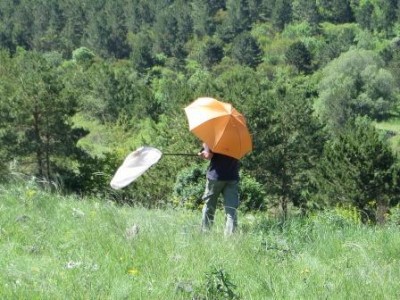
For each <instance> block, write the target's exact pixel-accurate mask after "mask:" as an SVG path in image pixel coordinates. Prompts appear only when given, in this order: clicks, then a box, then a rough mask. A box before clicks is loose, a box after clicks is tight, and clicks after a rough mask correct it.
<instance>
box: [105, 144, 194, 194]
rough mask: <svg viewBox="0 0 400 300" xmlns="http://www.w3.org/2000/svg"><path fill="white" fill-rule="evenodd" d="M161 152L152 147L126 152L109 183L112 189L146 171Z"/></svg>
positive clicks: (188, 154)
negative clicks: (126, 154)
mask: <svg viewBox="0 0 400 300" xmlns="http://www.w3.org/2000/svg"><path fill="white" fill-rule="evenodd" d="M162 155H163V153H162V152H161V151H160V150H158V149H157V148H154V147H147V146H144V147H140V148H138V149H137V150H135V151H133V152H131V153H129V154H128V156H127V157H126V158H125V160H124V162H123V163H122V165H121V166H120V167H119V168H118V170H117V172H116V173H115V175H114V177H113V178H112V179H111V182H110V185H111V187H112V188H113V189H116V190H119V189H122V188H124V187H126V186H127V185H129V184H130V183H132V182H133V181H134V180H136V179H137V178H138V177H139V176H140V175H142V174H143V173H144V172H146V171H147V169H149V168H150V167H151V166H152V165H154V164H155V163H157V162H158V161H159V160H160V158H161V156H162ZM164 155H187V156H195V155H196V154H192V153H165V154H164Z"/></svg>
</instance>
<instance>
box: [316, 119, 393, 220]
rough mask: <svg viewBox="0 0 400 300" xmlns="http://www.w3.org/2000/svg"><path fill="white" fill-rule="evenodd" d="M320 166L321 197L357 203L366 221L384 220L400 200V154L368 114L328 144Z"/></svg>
mask: <svg viewBox="0 0 400 300" xmlns="http://www.w3.org/2000/svg"><path fill="white" fill-rule="evenodd" d="M318 170H319V172H318V174H319V176H318V184H319V191H320V193H319V195H320V197H322V199H323V200H324V201H326V202H328V203H329V204H331V205H336V204H338V203H342V204H343V203H346V204H347V205H353V206H354V207H356V208H357V209H358V210H359V211H360V214H361V217H362V219H363V220H364V221H372V222H376V221H379V222H383V221H384V215H385V214H386V212H387V209H388V208H390V207H391V206H393V205H395V204H397V203H398V201H399V199H398V172H399V169H398V167H397V163H396V157H395V156H394V154H393V153H392V151H391V149H390V147H389V145H388V144H387V143H386V142H385V141H384V140H382V138H381V137H380V136H379V134H378V132H377V131H376V129H375V128H374V126H372V125H371V124H370V123H369V121H368V120H367V119H365V118H362V119H357V120H356V121H354V122H351V123H350V124H347V125H346V127H345V130H344V131H343V132H342V133H341V134H339V135H338V136H337V137H335V138H334V139H332V140H331V141H329V142H328V143H327V144H326V146H325V149H324V155H323V158H322V160H321V163H320V165H319V166H318Z"/></svg>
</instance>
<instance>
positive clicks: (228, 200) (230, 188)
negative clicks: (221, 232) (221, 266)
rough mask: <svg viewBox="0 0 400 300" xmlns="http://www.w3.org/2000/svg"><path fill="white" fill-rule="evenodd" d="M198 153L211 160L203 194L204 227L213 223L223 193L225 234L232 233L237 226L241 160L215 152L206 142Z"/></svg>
mask: <svg viewBox="0 0 400 300" xmlns="http://www.w3.org/2000/svg"><path fill="white" fill-rule="evenodd" d="M198 155H199V156H200V157H202V158H204V159H207V160H209V161H210V164H209V166H208V170H207V183H206V188H205V192H204V195H203V200H204V202H205V203H204V207H203V215H202V229H203V231H207V230H208V229H209V228H210V227H211V225H212V224H213V222H214V215H215V210H216V207H217V201H218V197H219V195H220V194H222V195H223V197H224V209H225V216H226V224H225V235H231V234H232V233H233V232H234V231H235V230H236V227H237V208H238V206H239V186H238V184H239V160H237V159H236V158H233V157H230V156H227V155H223V154H219V153H213V152H212V151H211V150H210V148H209V147H208V146H207V145H206V144H203V148H202V149H201V151H200V152H199V153H198Z"/></svg>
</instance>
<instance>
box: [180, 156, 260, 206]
mask: <svg viewBox="0 0 400 300" xmlns="http://www.w3.org/2000/svg"><path fill="white" fill-rule="evenodd" d="M207 165H208V164H207V163H204V164H201V165H194V166H190V167H188V168H185V169H183V170H182V171H181V172H180V173H179V174H178V176H177V178H176V182H175V186H174V192H173V198H174V204H175V205H176V206H184V207H186V208H189V209H197V208H199V207H200V206H201V205H202V199H201V198H202V195H203V193H204V188H205V184H206V176H205V175H206V172H207ZM240 177H241V180H240V184H239V197H240V203H241V204H240V206H239V210H240V211H242V212H244V213H247V212H250V211H255V210H265V209H266V205H265V195H266V193H265V191H264V190H263V188H262V185H261V183H259V182H257V181H256V180H255V179H254V178H253V177H251V176H250V175H247V174H246V173H244V172H243V171H241V172H240Z"/></svg>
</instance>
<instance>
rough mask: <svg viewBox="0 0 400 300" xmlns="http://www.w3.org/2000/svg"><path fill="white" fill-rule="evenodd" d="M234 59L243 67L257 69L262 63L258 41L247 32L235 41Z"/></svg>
mask: <svg viewBox="0 0 400 300" xmlns="http://www.w3.org/2000/svg"><path fill="white" fill-rule="evenodd" d="M232 57H233V58H234V59H236V60H237V61H238V62H239V63H240V64H242V65H245V66H249V67H252V68H256V67H257V66H258V65H259V64H260V63H261V61H262V51H261V48H260V46H259V45H258V43H257V40H256V39H255V38H253V37H252V36H251V35H250V33H248V32H245V33H242V34H240V35H238V36H237V37H236V38H235V39H234V41H233V43H232Z"/></svg>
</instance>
